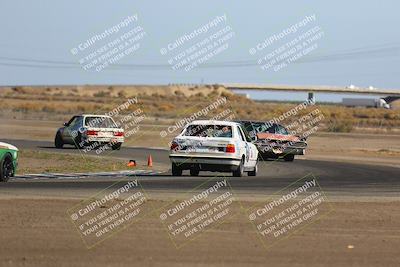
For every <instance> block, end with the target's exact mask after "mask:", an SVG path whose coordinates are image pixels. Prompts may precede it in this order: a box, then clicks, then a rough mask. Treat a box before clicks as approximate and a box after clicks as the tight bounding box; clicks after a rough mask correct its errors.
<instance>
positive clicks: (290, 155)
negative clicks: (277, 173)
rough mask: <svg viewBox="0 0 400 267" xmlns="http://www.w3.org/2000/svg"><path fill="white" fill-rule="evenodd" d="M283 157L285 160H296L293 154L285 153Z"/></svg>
mask: <svg viewBox="0 0 400 267" xmlns="http://www.w3.org/2000/svg"><path fill="white" fill-rule="evenodd" d="M283 159H284V160H285V161H293V160H294V155H292V154H288V155H285V156H284V157H283Z"/></svg>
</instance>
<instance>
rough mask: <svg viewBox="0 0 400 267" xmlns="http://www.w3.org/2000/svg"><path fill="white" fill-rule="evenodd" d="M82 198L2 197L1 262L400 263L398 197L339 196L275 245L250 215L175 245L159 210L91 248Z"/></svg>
mask: <svg viewBox="0 0 400 267" xmlns="http://www.w3.org/2000/svg"><path fill="white" fill-rule="evenodd" d="M78 202H79V200H66V199H41V200H39V199H36V200H34V201H32V200H31V199H28V198H27V199H8V200H4V199H2V200H0V210H1V214H2V216H1V217H0V221H1V224H2V227H1V228H0V235H1V237H2V249H1V250H0V265H1V266H38V265H40V266H227V265H229V266H293V265H295V266H398V265H399V262H400V255H399V253H398V247H399V245H400V227H399V224H398V221H399V219H400V214H399V212H398V206H399V203H400V202H399V201H396V202H385V203H378V202H377V203H375V202H369V203H360V202H333V203H331V204H332V205H333V207H334V211H333V212H332V213H330V214H329V215H328V216H326V217H324V218H323V219H320V220H319V221H317V222H315V223H313V224H312V225H309V226H307V227H306V228H304V229H303V230H302V231H301V232H298V233H295V234H293V235H292V236H291V237H289V238H287V239H285V240H282V241H280V242H279V243H277V244H276V245H274V246H272V247H271V248H270V249H269V250H265V248H264V247H263V246H262V244H261V243H260V240H258V238H257V236H256V235H255V232H254V227H253V226H252V225H251V224H250V223H249V221H248V220H247V218H246V216H236V217H234V218H231V219H229V220H226V221H224V223H222V224H221V225H219V226H217V227H214V228H213V229H211V230H208V231H206V232H205V233H203V234H202V235H201V236H199V237H198V238H197V239H195V240H194V241H191V242H190V243H188V244H187V245H185V246H184V247H182V248H181V249H176V248H175V247H174V245H173V244H172V243H171V240H170V238H169V237H168V235H167V233H166V230H165V229H164V226H163V225H162V223H161V222H160V219H159V218H158V216H156V214H151V215H149V216H147V217H146V218H144V219H143V220H141V221H139V222H137V223H134V224H132V225H130V226H129V227H127V228H126V229H125V230H123V231H121V232H119V233H117V234H116V235H114V236H112V237H110V238H109V239H107V240H105V241H104V242H102V243H101V244H99V245H97V246H96V247H94V248H92V249H90V250H88V249H87V248H86V247H85V246H84V244H83V242H82V240H81V238H80V236H79V234H78V232H77V230H76V229H75V228H74V227H73V225H72V224H71V221H70V220H69V218H67V215H66V210H67V209H68V208H70V207H71V206H73V205H75V204H77V203H78ZM153 204H155V205H156V206H159V205H164V204H165V203H164V202H162V201H158V202H156V203H153Z"/></svg>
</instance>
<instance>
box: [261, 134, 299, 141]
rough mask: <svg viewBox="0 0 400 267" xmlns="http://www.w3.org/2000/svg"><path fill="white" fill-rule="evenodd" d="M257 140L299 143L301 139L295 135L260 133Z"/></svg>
mask: <svg viewBox="0 0 400 267" xmlns="http://www.w3.org/2000/svg"><path fill="white" fill-rule="evenodd" d="M257 139H259V140H260V139H268V140H277V141H289V142H298V141H300V138H299V137H297V136H295V135H284V134H273V133H258V134H257Z"/></svg>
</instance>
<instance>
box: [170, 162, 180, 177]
mask: <svg viewBox="0 0 400 267" xmlns="http://www.w3.org/2000/svg"><path fill="white" fill-rule="evenodd" d="M172 175H173V176H181V175H182V169H181V168H179V167H178V166H176V164H175V163H172Z"/></svg>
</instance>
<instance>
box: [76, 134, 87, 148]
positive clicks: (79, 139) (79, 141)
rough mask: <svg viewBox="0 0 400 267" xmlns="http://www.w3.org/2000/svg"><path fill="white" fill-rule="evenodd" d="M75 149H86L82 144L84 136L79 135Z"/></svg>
mask: <svg viewBox="0 0 400 267" xmlns="http://www.w3.org/2000/svg"><path fill="white" fill-rule="evenodd" d="M74 143H75V147H76V148H78V149H82V148H84V147H85V144H84V143H83V142H82V135H81V133H79V134H78V136H77V137H76V138H75V140H74Z"/></svg>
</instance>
